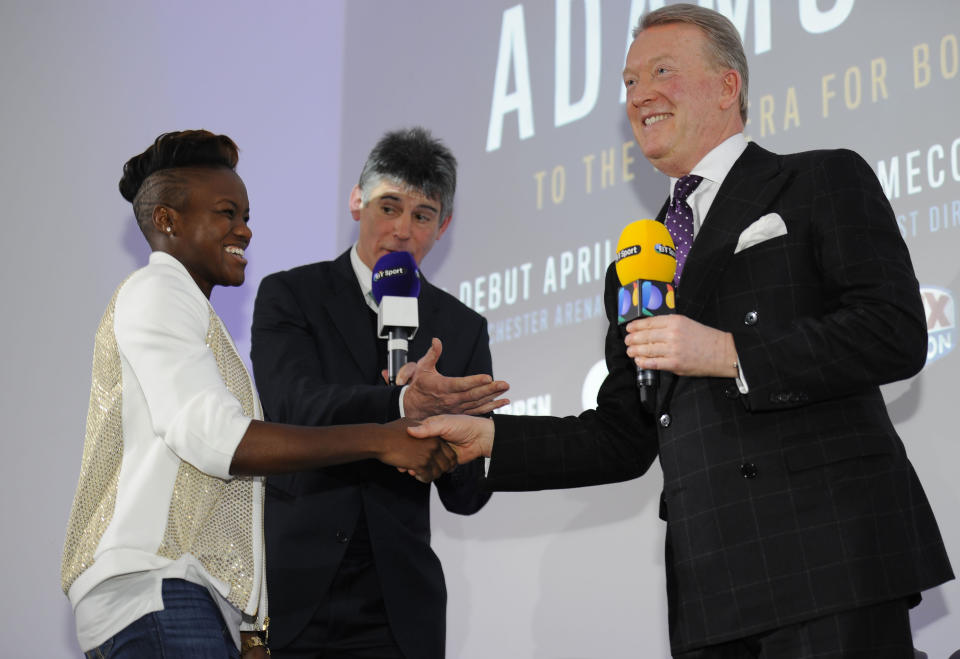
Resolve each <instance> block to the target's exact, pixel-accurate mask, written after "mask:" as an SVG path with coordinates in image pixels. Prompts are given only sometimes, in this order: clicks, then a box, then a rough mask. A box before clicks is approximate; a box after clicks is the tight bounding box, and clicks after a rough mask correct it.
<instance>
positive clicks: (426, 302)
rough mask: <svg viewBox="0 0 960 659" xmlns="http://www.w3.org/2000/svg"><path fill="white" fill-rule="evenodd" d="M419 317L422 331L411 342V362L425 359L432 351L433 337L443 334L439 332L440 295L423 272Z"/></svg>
mask: <svg viewBox="0 0 960 659" xmlns="http://www.w3.org/2000/svg"><path fill="white" fill-rule="evenodd" d="M417 315H418V316H419V321H420V329H418V330H417V334H416V336H414V337H413V340H411V341H410V349H409V352H408V356H409V359H410V361H416V360H418V359H420V357H423V355H424V353H426V352H427V350H429V349H430V342H431V341H432V339H433V337H434V336H437V335H438V334H440V333H441V332H439V331H438V330H437V325H438V324H439V323H440V322H441V318H440V317H439V316H440V295H439V294H438V292H437V289H436V288H435V287H434V286H433V284H431V283H430V282H428V281H427V279H426V277H424V276H423V273H422V272H421V273H420V296H419V297H418V298H417ZM441 357H442V353H441Z"/></svg>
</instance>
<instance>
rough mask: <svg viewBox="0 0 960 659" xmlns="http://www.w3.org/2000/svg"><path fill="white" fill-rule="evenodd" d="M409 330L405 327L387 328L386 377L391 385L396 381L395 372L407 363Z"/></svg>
mask: <svg viewBox="0 0 960 659" xmlns="http://www.w3.org/2000/svg"><path fill="white" fill-rule="evenodd" d="M409 338H410V330H409V329H408V328H406V327H390V328H388V329H387V378H388V380H389V381H390V384H391V385H394V384H396V383H397V373H399V372H400V369H401V368H402V367H403V365H404V364H406V363H407V349H408V345H409V344H408V341H409Z"/></svg>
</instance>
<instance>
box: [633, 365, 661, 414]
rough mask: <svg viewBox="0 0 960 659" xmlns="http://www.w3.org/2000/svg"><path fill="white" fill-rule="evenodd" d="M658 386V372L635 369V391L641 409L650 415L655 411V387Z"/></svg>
mask: <svg viewBox="0 0 960 659" xmlns="http://www.w3.org/2000/svg"><path fill="white" fill-rule="evenodd" d="M659 384H660V371H656V370H653V369H649V368H637V389H639V391H640V402H641V403H642V404H643V409H645V410H646V411H647V412H650V413H651V414H652V413H653V412H655V411H656V409H657V385H659Z"/></svg>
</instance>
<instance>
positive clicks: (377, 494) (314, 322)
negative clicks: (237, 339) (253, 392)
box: [251, 252, 492, 659]
mask: <svg viewBox="0 0 960 659" xmlns="http://www.w3.org/2000/svg"><path fill="white" fill-rule="evenodd" d="M418 306H419V315H420V329H419V331H418V332H417V335H416V337H415V338H414V339H413V340H412V341H411V343H410V356H411V358H419V357H420V356H422V355H423V354H424V353H425V352H426V351H427V348H428V347H429V345H430V339H431V338H432V337H434V336H436V337H439V338H440V339H441V340H442V341H443V353H442V355H441V357H440V361H439V363H438V365H437V368H438V370H439V371H440V372H441V373H443V374H445V375H450V376H461V375H472V374H474V373H488V374H490V373H491V372H492V371H491V359H490V346H489V339H488V337H487V323H486V320H484V319H483V317H482V316H480V315H479V314H477V313H475V312H473V311H471V310H470V309H468V308H467V307H466V306H464V305H463V304H461V303H460V301H458V300H457V299H456V298H454V297H453V296H451V295H449V294H447V293H445V292H443V291H442V290H440V289H439V288H436V287H435V286H433V285H431V284H430V283H428V282H427V281H425V280H424V281H423V285H422V288H421V291H420V298H419V305H418ZM252 338H253V341H252V344H253V345H252V350H251V356H252V361H253V369H254V374H255V376H256V381H257V387H258V388H259V390H260V396H261V398H262V400H263V408H264V411H265V413H266V416H267V418H268V419H269V420H271V421H280V422H284V423H293V424H297V425H308V426H320V425H329V424H342V423H363V422H374V423H382V422H385V421H390V420H392V419H396V418H397V417H398V416H399V408H398V406H397V398H398V395H397V393H396V391H395V389H396V388H395V387H387V386H384V385H383V379H382V378H381V376H380V370H381V369H382V368H383V367H384V364H379V363H377V341H378V339H377V338H376V336H375V334H374V327H373V325H372V323H371V313H370V309H369V308H368V307H367V305H366V303H365V302H364V300H363V294H362V293H361V291H360V287H359V285H358V284H357V279H356V275H354V272H353V268H352V266H351V265H350V254H349V252H345V253H343V254H341V255H340V257H339V258H337V259H336V260H335V261H325V262H323V263H313V264H310V265H305V266H302V267H299V268H294V269H293V270H288V271H286V272H279V273H276V274H273V275H270V276H269V277H266V278H265V279H264V280H263V281H262V282H261V284H260V289H259V290H258V292H257V300H256V304H255V306H254V312H253V337H252ZM481 472H482V464H481V463H480V462H479V461H477V462H474V463H471V464H467V465H463V466H462V467H460V468H459V469H457V470H456V471H454V472H452V473H450V474H447V475H445V476H443V477H442V478H440V479H438V480H437V481H436V485H437V491H438V493H439V495H440V500H441V501H442V502H443V504H444V506H445V507H446V508H447V509H448V510H450V511H453V512H456V513H461V514H470V513H473V512H476V511H477V510H479V509H480V508H482V507H483V505H484V504H485V503H486V502H487V499H489V497H490V495H489V493H486V492H484V491H482V490H481V489H480V483H479V481H480V475H481ZM361 507H362V509H363V510H364V512H365V514H366V521H367V527H368V530H369V534H370V543H371V545H372V551H373V554H374V560H375V563H376V567H377V575H378V576H379V578H380V583H381V588H382V591H383V597H384V601H385V604H386V608H387V615H388V618H389V620H390V628H391V631H392V632H393V634H394V637H395V638H396V641H397V644H398V645H399V646H400V648H401V649H402V650H403V652H404V655H405V656H408V657H418V658H423V659H440V658H441V657H443V656H444V649H445V630H446V599H447V592H446V587H445V586H444V579H443V571H442V569H441V566H440V560H439V559H438V558H437V556H436V554H434V553H433V550H432V549H431V548H430V486H429V485H426V484H423V483H420V482H418V481H416V480H415V479H413V478H411V477H410V476H407V475H406V474H401V473H398V472H397V470H396V469H394V468H393V467H390V466H387V465H384V464H381V463H380V462H377V461H375V460H366V461H363V462H357V463H353V464H348V465H341V466H337V467H328V468H326V469H318V470H315V471H310V472H303V473H298V474H291V475H289V476H271V477H270V478H268V479H267V497H266V511H265V532H266V544H267V587H268V592H269V601H270V617H271V623H270V636H271V644H275V645H276V646H277V647H283V646H287V645H288V644H289V643H291V641H293V639H294V638H295V637H296V636H297V635H298V634H299V633H300V631H301V630H302V629H303V628H304V626H305V625H306V624H307V623H308V621H309V620H310V618H311V616H312V615H313V612H314V611H315V610H316V608H317V606H318V605H319V603H320V602H321V601H323V600H324V598H325V597H326V594H327V590H328V588H329V586H330V582H331V580H332V579H333V576H334V574H335V573H336V571H337V569H338V567H339V565H340V562H341V560H342V558H343V556H344V551H345V550H346V548H347V541H348V540H349V537H350V535H351V534H352V533H353V529H354V525H355V524H356V521H357V518H358V515H359V514H360V510H361Z"/></svg>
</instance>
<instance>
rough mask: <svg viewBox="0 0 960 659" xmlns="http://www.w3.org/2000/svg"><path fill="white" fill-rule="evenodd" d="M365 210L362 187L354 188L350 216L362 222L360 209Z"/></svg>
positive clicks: (351, 195) (351, 196)
mask: <svg viewBox="0 0 960 659" xmlns="http://www.w3.org/2000/svg"><path fill="white" fill-rule="evenodd" d="M361 208H363V196H362V195H361V194H360V186H359V185H355V186H353V190H351V191H350V215H352V216H353V219H354V220H357V221H359V220H360V209H361Z"/></svg>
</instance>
